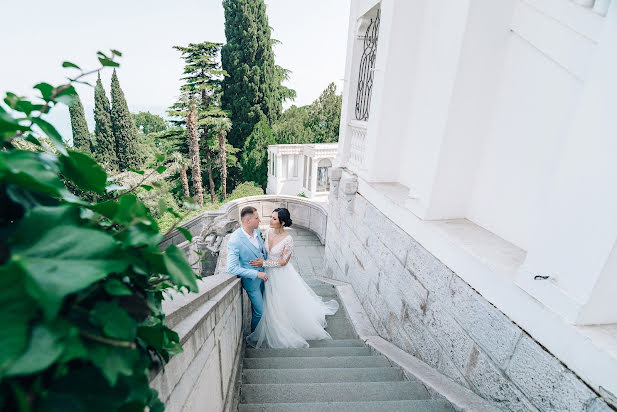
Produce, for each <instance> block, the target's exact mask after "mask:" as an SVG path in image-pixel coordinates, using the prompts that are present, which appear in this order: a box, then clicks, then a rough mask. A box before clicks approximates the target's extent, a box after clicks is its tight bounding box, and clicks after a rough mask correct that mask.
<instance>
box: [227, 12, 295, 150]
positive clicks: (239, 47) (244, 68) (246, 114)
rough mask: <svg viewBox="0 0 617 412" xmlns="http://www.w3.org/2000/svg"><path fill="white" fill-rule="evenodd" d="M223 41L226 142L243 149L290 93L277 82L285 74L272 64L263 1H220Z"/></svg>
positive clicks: (271, 41) (270, 45) (283, 77)
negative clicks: (228, 116) (227, 116)
mask: <svg viewBox="0 0 617 412" xmlns="http://www.w3.org/2000/svg"><path fill="white" fill-rule="evenodd" d="M223 7H224V9H225V37H226V38H227V44H225V45H224V46H223V48H222V50H221V62H222V64H223V69H224V70H225V71H226V72H227V74H228V77H226V78H225V80H223V96H222V99H221V102H222V106H223V109H225V110H229V111H230V112H231V121H232V124H233V127H232V129H231V131H230V133H229V136H228V138H229V142H230V143H231V144H232V145H233V146H235V147H244V142H245V140H246V139H247V137H248V136H249V135H250V134H251V133H252V131H253V127H254V126H255V124H256V123H257V122H259V121H260V119H261V117H262V115H264V116H265V117H266V119H267V121H268V122H269V123H270V124H272V122H273V121H274V120H276V119H277V118H278V117H279V115H280V114H281V111H282V104H283V100H285V99H286V98H288V97H294V92H293V91H292V90H289V89H287V88H285V87H283V86H281V82H282V81H283V80H284V79H285V77H286V76H287V71H285V70H284V69H282V68H281V67H279V66H276V65H275V64H274V52H273V51H272V45H273V40H272V39H271V38H270V26H269V25H268V17H267V16H266V5H265V3H264V1H263V0H223Z"/></svg>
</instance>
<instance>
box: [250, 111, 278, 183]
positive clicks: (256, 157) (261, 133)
mask: <svg viewBox="0 0 617 412" xmlns="http://www.w3.org/2000/svg"><path fill="white" fill-rule="evenodd" d="M271 144H275V141H274V135H273V134H272V129H270V126H269V125H268V119H266V117H265V116H263V115H262V118H261V120H260V121H259V123H257V124H256V125H255V127H254V128H253V133H251V134H250V135H249V137H248V139H246V142H245V143H244V147H243V150H242V165H243V168H242V174H243V176H244V179H245V180H246V181H247V182H250V181H253V182H255V183H257V184H258V185H260V186H261V188H262V189H264V190H265V189H266V186H267V185H268V145H271Z"/></svg>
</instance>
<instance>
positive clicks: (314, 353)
mask: <svg viewBox="0 0 617 412" xmlns="http://www.w3.org/2000/svg"><path fill="white" fill-rule="evenodd" d="M370 355H371V350H370V349H369V348H366V347H364V348H362V347H358V348H344V347H343V348H336V347H335V348H289V349H271V348H263V349H253V348H247V349H246V354H245V356H246V358H307V357H332V356H370Z"/></svg>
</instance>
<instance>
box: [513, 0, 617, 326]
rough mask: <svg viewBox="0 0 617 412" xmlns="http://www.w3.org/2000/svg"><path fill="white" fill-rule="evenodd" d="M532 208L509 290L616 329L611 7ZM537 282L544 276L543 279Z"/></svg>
mask: <svg viewBox="0 0 617 412" xmlns="http://www.w3.org/2000/svg"><path fill="white" fill-rule="evenodd" d="M596 47H597V49H596V53H595V56H594V60H593V61H592V63H591V64H590V68H589V72H588V75H587V78H586V80H585V85H584V89H583V92H582V95H581V99H580V101H579V105H578V108H577V110H576V113H575V115H574V118H573V119H572V123H571V124H572V126H571V127H570V129H569V133H568V136H567V138H566V139H565V143H564V148H563V151H562V152H561V157H560V158H559V161H558V163H557V167H556V170H555V173H554V175H553V177H552V179H551V180H550V181H549V183H548V184H547V188H546V191H545V192H544V196H543V199H542V200H541V202H540V205H541V209H540V211H539V215H538V219H537V224H536V225H535V227H536V233H535V234H534V236H533V237H532V239H533V241H532V243H531V244H530V247H529V248H528V252H527V258H526V260H525V263H524V265H523V266H522V267H521V269H520V270H519V272H518V274H517V277H516V282H517V284H518V285H519V286H520V287H521V288H523V289H524V290H525V291H527V292H528V293H529V294H531V295H533V296H534V297H535V298H536V299H538V300H539V301H540V302H542V303H544V304H545V305H546V306H548V307H550V308H551V309H552V310H554V311H555V312H557V313H559V314H561V315H562V316H564V317H565V318H566V319H568V320H569V321H570V322H572V323H575V324H601V323H616V322H617V305H615V296H617V276H616V275H615V274H616V273H617V245H616V240H617V213H616V211H617V161H615V159H616V158H617V138H616V136H617V53H615V50H617V2H615V1H613V2H612V3H611V6H610V8H609V10H608V13H607V16H606V20H605V21H604V34H603V35H602V36H601V37H600V41H599V42H598V45H597V46H596ZM537 276H543V277H548V278H546V279H543V278H537Z"/></svg>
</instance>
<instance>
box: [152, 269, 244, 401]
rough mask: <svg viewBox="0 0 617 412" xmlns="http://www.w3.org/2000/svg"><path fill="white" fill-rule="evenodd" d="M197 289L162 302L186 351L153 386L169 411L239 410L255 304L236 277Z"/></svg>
mask: <svg viewBox="0 0 617 412" xmlns="http://www.w3.org/2000/svg"><path fill="white" fill-rule="evenodd" d="M223 270H224V269H223ZM198 285H199V292H198V293H191V294H180V293H174V294H173V296H172V297H173V299H166V300H165V301H164V302H163V309H164V311H165V313H166V319H165V323H166V324H167V326H169V327H170V328H172V329H174V330H175V331H176V332H178V334H179V335H180V344H181V345H182V349H183V351H182V352H181V353H179V354H177V355H175V356H173V357H172V358H171V359H170V361H169V362H168V363H167V364H166V365H165V369H164V370H160V371H158V372H157V373H156V374H154V375H153V376H152V377H151V386H152V387H153V388H154V389H156V390H157V391H158V392H159V397H160V399H161V400H162V401H163V402H164V403H165V410H166V411H184V410H189V411H193V410H207V411H230V410H234V408H235V405H234V402H235V399H236V394H237V387H236V385H235V382H236V377H237V374H238V370H239V367H240V363H241V362H242V342H243V337H244V335H245V333H244V332H245V326H246V325H250V321H249V319H250V309H249V308H250V304H249V302H248V298H247V296H246V293H244V291H243V289H242V287H241V284H240V279H239V278H237V277H236V276H230V275H228V274H226V273H222V274H218V275H216V276H210V277H207V278H204V279H203V280H200V281H199V282H198Z"/></svg>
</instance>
